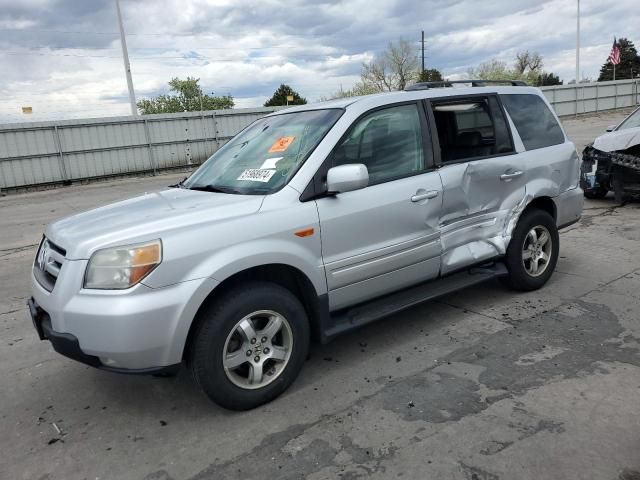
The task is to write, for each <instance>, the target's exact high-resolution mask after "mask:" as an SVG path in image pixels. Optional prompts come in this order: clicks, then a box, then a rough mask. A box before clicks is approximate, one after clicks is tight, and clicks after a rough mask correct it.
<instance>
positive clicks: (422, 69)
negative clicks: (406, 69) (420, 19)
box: [422, 30, 424, 75]
mask: <svg viewBox="0 0 640 480" xmlns="http://www.w3.org/2000/svg"><path fill="white" fill-rule="evenodd" d="M422 74H423V75H424V30H422Z"/></svg>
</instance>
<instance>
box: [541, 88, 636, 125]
mask: <svg viewBox="0 0 640 480" xmlns="http://www.w3.org/2000/svg"><path fill="white" fill-rule="evenodd" d="M541 90H542V92H543V93H544V95H545V96H546V97H547V99H548V100H549V103H551V105H552V106H553V108H554V110H555V111H556V113H557V114H558V115H559V116H561V117H563V116H567V115H580V114H583V113H593V112H601V111H603V110H613V109H616V108H624V107H632V106H635V105H638V100H639V99H640V98H639V96H638V93H639V92H638V90H639V82H638V80H616V81H615V82H596V83H580V84H577V85H576V84H572V85H556V86H552V87H542V88H541Z"/></svg>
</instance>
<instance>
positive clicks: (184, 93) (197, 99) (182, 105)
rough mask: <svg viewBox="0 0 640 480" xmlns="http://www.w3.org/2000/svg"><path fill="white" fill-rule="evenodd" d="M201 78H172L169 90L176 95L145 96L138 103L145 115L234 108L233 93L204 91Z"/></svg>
mask: <svg viewBox="0 0 640 480" xmlns="http://www.w3.org/2000/svg"><path fill="white" fill-rule="evenodd" d="M199 81H200V79H199V78H193V77H187V78H186V80H181V79H180V78H177V77H176V78H172V79H171V81H170V82H169V90H170V91H172V92H175V95H171V94H169V95H158V96H157V97H155V98H143V99H142V100H140V101H139V102H138V103H137V105H138V108H139V109H140V112H142V114H143V115H148V114H151V113H177V112H197V111H200V110H225V109H228V108H233V105H234V102H233V97H232V96H231V95H223V96H221V97H218V96H213V95H207V94H203V93H202V88H200V85H199V84H198V82H199Z"/></svg>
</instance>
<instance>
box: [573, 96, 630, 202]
mask: <svg viewBox="0 0 640 480" xmlns="http://www.w3.org/2000/svg"><path fill="white" fill-rule="evenodd" d="M580 183H581V187H582V189H583V190H584V194H585V196H586V197H587V198H604V197H605V196H606V195H607V193H609V192H614V195H615V199H616V201H617V202H622V201H623V199H624V196H625V195H627V194H640V108H637V109H636V110H634V111H633V113H631V115H629V116H628V117H627V118H625V119H624V120H623V121H622V123H620V125H617V126H615V125H612V126H610V127H609V128H607V133H605V134H604V135H601V136H599V137H598V138H596V140H595V141H594V142H593V143H592V144H591V145H587V146H586V147H585V149H584V151H583V152H582V174H581V182H580Z"/></svg>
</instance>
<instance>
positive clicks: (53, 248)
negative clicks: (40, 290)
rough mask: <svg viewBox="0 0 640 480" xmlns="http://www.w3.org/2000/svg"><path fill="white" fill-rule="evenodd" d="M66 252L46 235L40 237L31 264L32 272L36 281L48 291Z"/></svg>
mask: <svg viewBox="0 0 640 480" xmlns="http://www.w3.org/2000/svg"><path fill="white" fill-rule="evenodd" d="M66 254H67V252H66V250H65V249H64V248H61V247H59V246H58V245H56V244H55V243H53V242H51V241H50V240H48V239H47V238H46V237H44V238H43V239H42V243H41V244H40V248H39V249H38V254H37V255H36V259H35V262H34V264H33V273H34V275H35V277H36V279H37V280H38V283H40V285H42V286H43V287H44V288H45V289H46V290H48V291H49V292H50V291H52V290H53V287H55V285H56V281H57V280H58V276H59V275H60V269H61V268H62V265H63V264H64V257H65V255H66Z"/></svg>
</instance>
